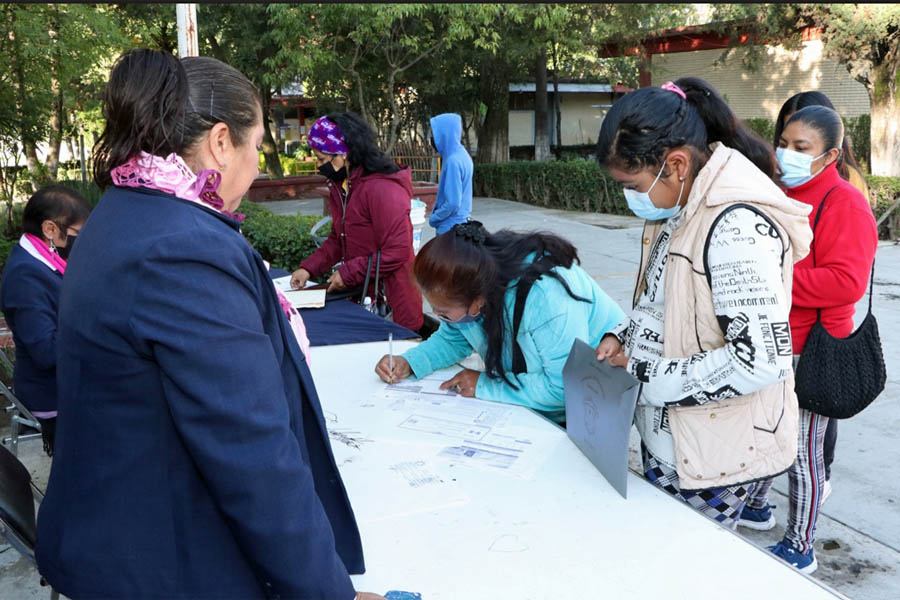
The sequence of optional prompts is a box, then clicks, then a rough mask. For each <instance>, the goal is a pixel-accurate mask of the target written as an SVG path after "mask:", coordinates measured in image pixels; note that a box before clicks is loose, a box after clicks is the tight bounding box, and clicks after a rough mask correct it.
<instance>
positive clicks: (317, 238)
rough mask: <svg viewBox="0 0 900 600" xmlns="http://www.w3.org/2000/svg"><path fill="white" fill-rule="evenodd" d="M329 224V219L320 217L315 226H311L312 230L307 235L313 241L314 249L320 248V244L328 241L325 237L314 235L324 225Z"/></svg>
mask: <svg viewBox="0 0 900 600" xmlns="http://www.w3.org/2000/svg"><path fill="white" fill-rule="evenodd" d="M329 223H331V217H322V218H321V219H319V220H318V221H317V222H316V224H315V225H313V226H312V229H310V230H309V235H310V237H312V239H313V241H314V242H315V243H316V248H319V247H321V246H322V243H323V242H324V241H325V240H327V239H328V236H327V235H324V236H323V235H316V232H317V231H319V229H321V228H322V227H324V226H325V225H328V224H329Z"/></svg>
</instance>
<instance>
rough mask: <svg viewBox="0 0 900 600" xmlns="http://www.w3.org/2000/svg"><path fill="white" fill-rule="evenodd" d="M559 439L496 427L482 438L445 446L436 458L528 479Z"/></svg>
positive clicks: (533, 432)
mask: <svg viewBox="0 0 900 600" xmlns="http://www.w3.org/2000/svg"><path fill="white" fill-rule="evenodd" d="M561 439H562V437H561V436H555V435H546V434H541V433H538V432H537V431H536V430H533V429H528V430H525V429H522V428H513V427H498V428H497V429H496V430H494V431H491V432H490V433H488V434H487V435H484V436H482V437H481V438H479V439H477V440H475V439H465V440H463V441H462V443H460V444H456V445H453V446H447V447H446V448H444V449H442V450H441V451H440V452H439V453H438V457H439V458H441V459H443V460H445V461H447V462H449V463H450V464H451V465H454V466H456V465H460V466H465V467H471V468H474V469H482V470H485V469H486V470H491V471H499V472H502V473H505V474H507V475H511V476H513V477H519V478H521V479H530V478H531V477H532V476H533V475H534V473H535V471H537V470H538V468H540V466H541V465H543V464H544V461H546V459H547V457H548V456H549V455H550V453H551V452H552V451H553V449H554V448H555V447H556V444H558V443H559V441H560V440H561Z"/></svg>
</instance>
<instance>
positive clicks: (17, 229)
mask: <svg viewBox="0 0 900 600" xmlns="http://www.w3.org/2000/svg"><path fill="white" fill-rule="evenodd" d="M2 206H3V222H2V230H3V236H0V237H3V238H6V239H8V240H14V241H15V240H18V239H19V237H20V236H21V235H22V215H23V213H24V212H25V203H24V202H14V203H13V205H12V225H10V223H9V221H8V214H7V212H6V211H7V210H8V209H9V205H8V204H6V203H5V202H4V203H3V205H2Z"/></svg>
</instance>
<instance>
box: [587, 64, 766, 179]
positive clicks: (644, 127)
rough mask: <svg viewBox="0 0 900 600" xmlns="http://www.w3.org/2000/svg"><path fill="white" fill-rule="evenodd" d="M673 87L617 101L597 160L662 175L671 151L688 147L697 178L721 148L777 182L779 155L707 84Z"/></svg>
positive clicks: (689, 81) (692, 81)
mask: <svg viewBox="0 0 900 600" xmlns="http://www.w3.org/2000/svg"><path fill="white" fill-rule="evenodd" d="M675 85H676V86H677V89H679V90H680V91H681V92H683V96H682V94H679V93H678V92H677V91H675V90H673V89H672V88H673V87H674V86H671V85H670V86H667V89H663V88H659V87H646V88H640V89H637V90H635V91H633V92H630V93H628V94H626V95H625V96H623V97H622V98H619V99H618V100H617V101H616V102H615V103H614V104H613V106H612V108H611V109H610V110H609V113H608V114H607V115H606V118H605V119H604V120H603V124H602V126H601V127H600V135H599V136H598V138H597V160H599V161H600V162H601V163H603V164H605V165H608V166H617V167H620V168H623V169H625V170H629V171H634V170H637V169H643V168H653V169H658V168H659V166H660V165H661V164H662V161H663V158H664V157H665V155H666V153H667V152H668V151H669V150H671V149H672V148H677V147H679V146H689V147H690V148H692V149H693V150H694V152H693V155H694V156H695V157H696V158H697V160H696V161H695V163H694V173H695V174H696V173H697V172H699V170H700V169H701V168H702V166H703V164H705V162H706V157H707V156H708V154H709V145H710V144H712V143H713V142H721V143H723V144H725V145H726V146H728V147H729V148H734V149H735V150H737V151H739V152H741V153H742V154H743V155H744V156H746V157H747V158H749V159H750V160H751V161H752V162H753V163H754V164H755V165H756V166H757V167H758V168H759V169H760V170H761V171H762V172H763V173H765V174H766V175H768V176H769V177H770V178H773V179H774V178H775V173H776V165H777V163H776V161H775V153H774V151H773V149H772V147H771V146H769V144H768V143H766V142H765V141H764V140H763V139H762V138H760V137H759V136H757V135H756V134H755V133H753V132H752V131H751V130H750V129H748V128H747V127H746V126H745V125H744V124H743V123H742V122H741V121H740V120H739V119H738V118H737V117H736V116H735V115H734V113H733V112H732V111H731V109H730V108H729V107H728V105H727V104H726V103H725V100H724V99H723V98H722V96H720V95H719V93H718V92H717V91H716V90H715V89H714V88H713V87H712V86H710V85H709V84H708V83H706V82H705V81H703V80H702V79H699V78H696V77H682V78H680V79H678V80H676V81H675Z"/></svg>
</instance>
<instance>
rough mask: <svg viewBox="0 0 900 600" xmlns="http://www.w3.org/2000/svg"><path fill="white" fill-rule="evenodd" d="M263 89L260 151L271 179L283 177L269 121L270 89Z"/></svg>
mask: <svg viewBox="0 0 900 600" xmlns="http://www.w3.org/2000/svg"><path fill="white" fill-rule="evenodd" d="M263 89H264V90H265V91H264V92H263V94H262V96H263V98H262V119H263V139H262V151H263V156H265V157H266V173H268V174H269V177H272V178H273V179H278V178H280V177H284V171H282V170H281V162H279V160H278V146H276V145H275V138H274V137H273V136H272V126H271V124H270V123H269V104H270V103H271V101H272V90H271V89H269V88H263Z"/></svg>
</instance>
